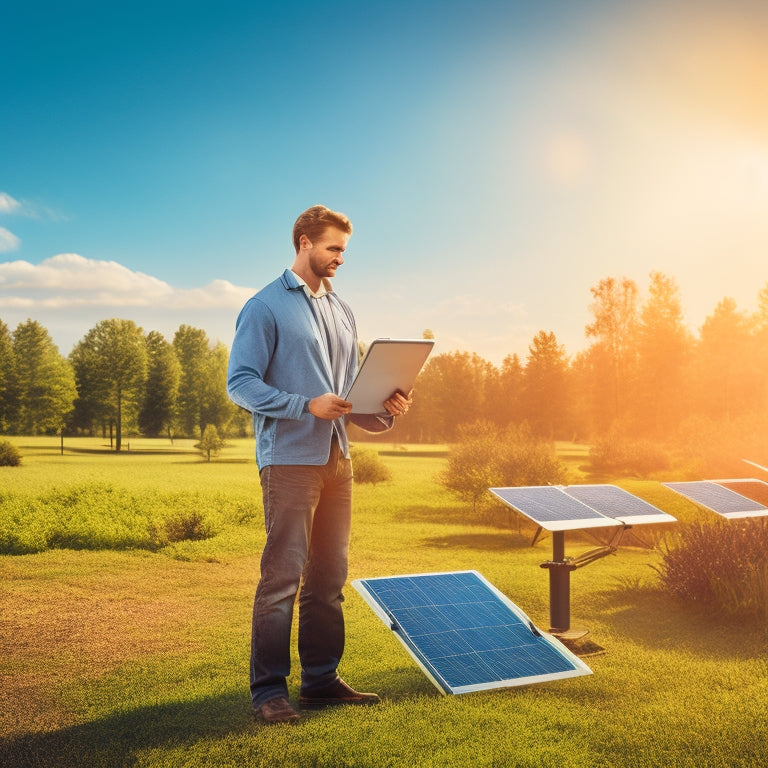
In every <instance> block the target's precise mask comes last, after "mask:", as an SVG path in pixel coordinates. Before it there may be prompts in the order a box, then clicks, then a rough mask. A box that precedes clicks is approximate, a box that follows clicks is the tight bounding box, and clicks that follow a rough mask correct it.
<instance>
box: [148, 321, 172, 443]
mask: <svg viewBox="0 0 768 768" xmlns="http://www.w3.org/2000/svg"><path fill="white" fill-rule="evenodd" d="M145 343H146V347H147V383H146V386H145V388H144V400H143V402H142V406H141V410H140V411H139V429H140V430H141V432H142V434H145V435H147V436H148V437H157V436H158V435H159V434H161V433H162V432H163V431H164V430H167V431H168V432H169V436H170V434H171V424H172V420H173V416H174V413H175V408H176V398H177V396H178V392H179V378H180V375H181V368H180V366H179V361H178V360H177V358H176V352H175V351H174V349H173V346H172V345H171V344H170V343H169V342H168V341H166V339H165V338H164V337H163V335H162V334H161V333H159V332H158V331H150V332H149V333H148V334H147V337H146V339H145Z"/></svg>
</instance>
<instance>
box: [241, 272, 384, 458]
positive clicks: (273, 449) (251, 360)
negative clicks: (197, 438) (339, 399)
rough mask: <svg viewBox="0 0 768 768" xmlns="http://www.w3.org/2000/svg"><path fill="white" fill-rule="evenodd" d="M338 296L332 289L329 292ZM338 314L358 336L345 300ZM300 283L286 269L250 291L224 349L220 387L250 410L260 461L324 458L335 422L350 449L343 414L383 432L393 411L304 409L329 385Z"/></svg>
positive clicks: (352, 358) (352, 359) (352, 364)
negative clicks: (337, 414)
mask: <svg viewBox="0 0 768 768" xmlns="http://www.w3.org/2000/svg"><path fill="white" fill-rule="evenodd" d="M336 298H337V299H338V296H336ZM339 305H340V306H341V307H342V309H343V314H344V317H343V318H342V322H345V324H348V328H349V331H350V333H352V334H353V335H354V338H355V340H356V339H357V332H356V327H355V319H354V316H353V315H352V311H351V310H350V308H349V307H348V306H347V304H346V303H344V302H343V301H341V300H340V299H339ZM321 333H322V331H321V329H320V327H319V325H318V323H317V321H316V319H315V316H314V313H313V312H312V309H311V307H310V305H309V300H308V298H307V296H306V294H305V293H304V289H303V288H302V286H301V285H300V284H299V283H298V281H297V280H296V277H295V275H294V274H293V272H291V270H290V269H287V270H285V272H284V273H283V274H282V275H281V276H280V277H279V278H277V280H274V281H273V282H271V283H270V284H269V285H267V286H266V287H265V288H263V289H262V290H261V291H259V292H258V293H257V294H256V295H255V296H253V297H252V298H250V299H249V300H248V302H247V303H246V304H245V306H244V307H243V309H242V311H241V312H240V315H239V317H238V318H237V325H236V331H235V338H234V340H233V342H232V349H231V351H230V355H229V371H228V375H227V392H228V393H229V396H230V398H231V399H232V400H233V402H235V403H237V404H238V405H240V406H242V407H243V408H246V409H247V410H249V411H251V413H252V414H253V428H254V432H255V434H256V461H257V463H258V465H259V468H264V467H266V466H268V465H270V464H313V465H323V464H325V463H326V462H327V461H328V457H329V455H330V446H331V434H332V432H333V426H334V423H335V424H336V428H337V431H338V433H339V438H340V442H341V448H342V450H343V451H344V454H345V456H347V457H348V456H349V446H348V441H347V437H346V429H345V422H346V420H347V419H349V420H351V421H352V422H353V423H355V424H358V425H359V426H360V427H362V428H363V429H366V430H368V431H370V432H382V431H384V430H386V429H389V428H390V427H391V426H392V423H393V419H391V418H390V419H386V420H382V419H379V418H377V417H376V416H364V415H355V416H349V417H346V419H344V418H341V419H337V420H336V422H332V421H329V420H327V419H319V418H316V417H315V416H313V415H312V414H311V413H309V401H310V400H311V399H312V398H314V397H318V396H320V395H323V394H325V393H326V392H333V391H334V386H333V377H332V375H331V368H330V361H329V359H328V355H327V353H326V351H325V347H324V344H323V342H322V338H321V336H320V334H321ZM357 364H358V361H357V344H354V345H353V349H352V353H351V354H350V355H349V359H348V360H347V361H346V371H345V376H344V380H345V385H344V390H343V391H344V392H346V391H347V390H348V389H349V387H350V385H351V383H352V379H353V378H354V376H355V372H356V371H357Z"/></svg>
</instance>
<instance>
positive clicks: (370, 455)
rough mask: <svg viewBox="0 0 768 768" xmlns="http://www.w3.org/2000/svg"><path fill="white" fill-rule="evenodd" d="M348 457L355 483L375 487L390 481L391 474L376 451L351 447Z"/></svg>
mask: <svg viewBox="0 0 768 768" xmlns="http://www.w3.org/2000/svg"><path fill="white" fill-rule="evenodd" d="M350 455H351V457H352V468H353V471H354V475H355V482H356V483H373V484H374V485H376V483H381V482H383V481H385V480H391V479H392V472H390V470H389V467H388V466H387V465H386V464H384V462H383V461H382V460H381V457H380V456H379V454H378V453H377V452H376V451H372V450H368V449H364V448H357V447H356V446H353V447H352V448H351V449H350Z"/></svg>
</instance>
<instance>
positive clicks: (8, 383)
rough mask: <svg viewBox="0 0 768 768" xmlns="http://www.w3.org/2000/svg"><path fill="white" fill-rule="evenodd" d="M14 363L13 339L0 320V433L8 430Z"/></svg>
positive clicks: (13, 398) (11, 411) (11, 404)
mask: <svg viewBox="0 0 768 768" xmlns="http://www.w3.org/2000/svg"><path fill="white" fill-rule="evenodd" d="M14 389H15V363H14V359H13V341H12V339H11V332H10V331H9V330H8V326H7V325H6V324H5V323H4V322H3V321H2V320H0V434H2V433H7V432H8V431H9V430H10V421H11V415H12V414H13V413H14V412H15V411H16V406H15V394H14Z"/></svg>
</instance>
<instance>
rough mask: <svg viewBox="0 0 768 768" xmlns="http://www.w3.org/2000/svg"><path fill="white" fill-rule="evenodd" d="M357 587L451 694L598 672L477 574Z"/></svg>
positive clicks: (358, 584) (390, 578)
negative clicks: (541, 628)
mask: <svg viewBox="0 0 768 768" xmlns="http://www.w3.org/2000/svg"><path fill="white" fill-rule="evenodd" d="M352 585H353V586H354V587H355V589H357V591H358V592H359V593H360V594H361V595H362V596H363V598H364V599H365V601H366V602H367V603H368V604H369V605H370V606H371V608H372V609H373V611H374V613H375V614H376V615H377V616H378V617H379V618H380V619H381V620H382V621H383V622H384V623H385V624H386V625H387V626H388V627H390V628H391V629H392V631H393V632H394V633H395V635H396V636H397V638H398V640H400V642H401V643H402V644H403V646H404V647H405V648H406V650H407V651H408V653H409V654H410V655H411V656H412V658H413V659H414V660H415V661H416V663H417V664H418V665H419V666H420V667H421V669H422V670H423V671H424V673H425V674H426V676H427V677H428V678H429V679H430V680H431V681H432V683H434V685H435V686H436V687H437V689H438V690H439V691H441V692H442V693H444V694H449V693H469V692H470V691H480V690H488V689H491V688H505V687H511V686H518V685H529V684H532V683H540V682H544V681H546V680H556V679H561V678H567V677H576V676H578V675H589V674H592V670H590V669H589V667H587V666H586V664H584V662H583V661H581V659H579V658H578V656H576V655H575V654H573V653H571V651H569V650H568V649H567V648H566V647H565V646H564V645H563V644H562V643H561V642H560V641H559V640H557V639H556V638H554V637H552V636H551V635H548V634H546V633H543V632H541V631H540V630H538V629H537V628H536V627H535V626H534V625H533V623H532V622H531V620H530V619H529V618H528V617H527V616H526V615H525V614H524V613H523V612H522V611H521V610H520V609H519V608H518V607H517V606H516V605H515V604H514V603H513V602H511V601H510V600H509V599H508V598H507V597H506V596H505V595H504V594H502V593H501V592H500V591H499V590H497V589H496V588H495V587H494V586H493V585H492V584H491V583H490V582H488V581H487V580H486V579H485V578H484V577H483V576H481V575H480V574H479V573H478V572H477V571H457V572H452V573H427V574H416V575H410V576H388V577H383V578H375V579H357V580H356V581H353V582H352Z"/></svg>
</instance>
